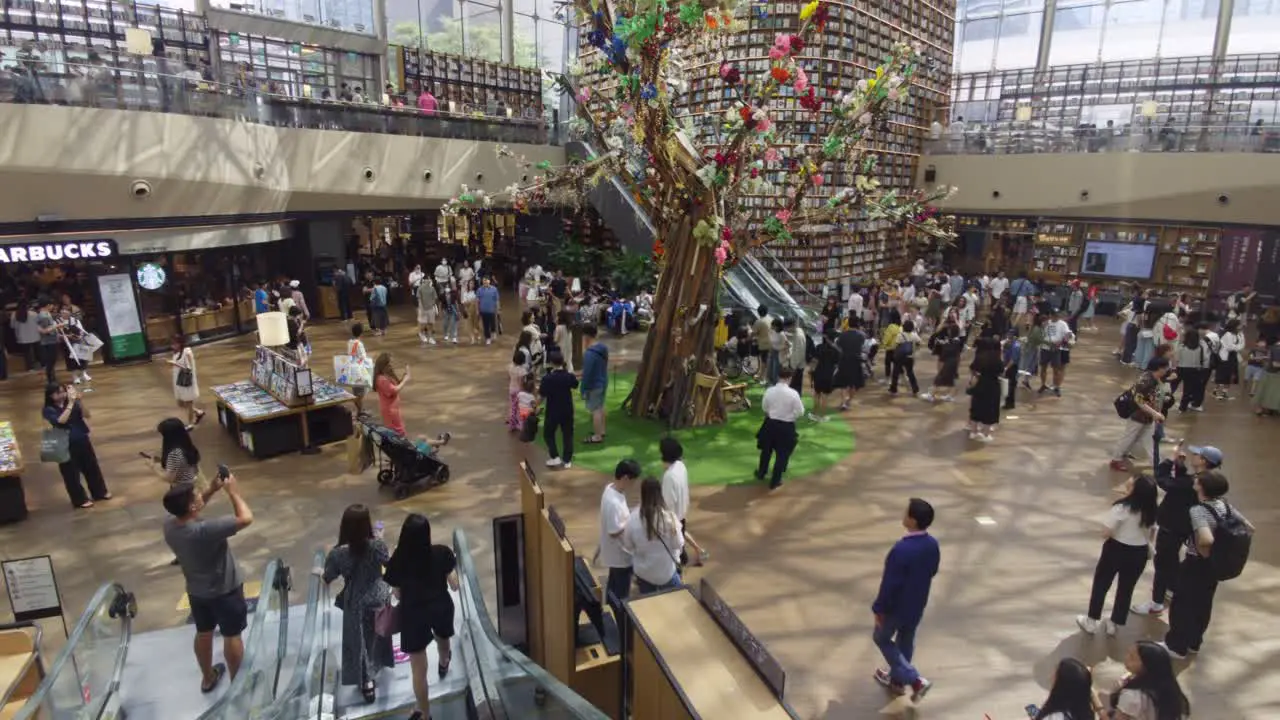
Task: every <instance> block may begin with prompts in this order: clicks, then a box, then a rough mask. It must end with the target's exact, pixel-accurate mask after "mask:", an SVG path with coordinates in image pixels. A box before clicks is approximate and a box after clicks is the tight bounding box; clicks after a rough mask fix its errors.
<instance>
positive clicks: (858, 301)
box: [845, 288, 865, 320]
mask: <svg viewBox="0 0 1280 720" xmlns="http://www.w3.org/2000/svg"><path fill="white" fill-rule="evenodd" d="M864 303H865V301H864V300H863V298H862V292H861V291H859V290H857V289H856V288H853V289H850V291H849V300H848V302H847V303H846V304H845V308H846V309H847V310H848V311H849V317H850V318H858V319H859V320H861V319H862V308H863V306H864Z"/></svg>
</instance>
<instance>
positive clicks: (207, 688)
mask: <svg viewBox="0 0 1280 720" xmlns="http://www.w3.org/2000/svg"><path fill="white" fill-rule="evenodd" d="M226 674H227V666H226V665H223V664H222V663H218V664H217V665H214V666H213V682H211V683H201V684H200V692H202V693H205V694H206V695H207V694H209V693H211V692H213V690H214V688H216V687H218V683H220V682H222V676H223V675H226Z"/></svg>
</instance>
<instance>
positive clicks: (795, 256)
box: [579, 0, 955, 293]
mask: <svg viewBox="0 0 1280 720" xmlns="http://www.w3.org/2000/svg"><path fill="white" fill-rule="evenodd" d="M803 5H804V4H803V3H800V2H792V3H787V2H783V3H770V4H768V6H767V11H766V12H761V8H762V7H764V6H761V5H759V4H750V5H746V4H744V5H743V9H741V10H740V11H739V20H740V22H741V23H742V24H743V26H744V29H743V30H742V31H741V32H738V33H737V34H735V35H733V36H731V37H730V38H728V39H727V40H726V41H725V43H724V45H723V46H722V47H717V48H714V49H703V48H695V49H693V50H692V51H690V52H688V53H686V55H685V57H686V58H687V59H686V64H685V70H686V77H687V79H688V81H689V88H688V91H687V92H686V93H684V95H683V96H682V97H681V98H679V100H678V102H679V104H680V106H681V107H680V109H682V110H683V111H685V112H686V113H688V114H689V116H690V117H691V118H692V119H693V120H694V128H695V133H696V137H697V140H698V141H700V142H699V144H700V145H701V146H702V147H705V148H714V147H716V146H717V142H716V141H717V138H718V134H717V131H718V129H719V126H720V123H721V119H722V118H723V117H724V113H725V111H726V110H728V109H729V108H730V107H731V106H732V104H733V97H734V96H733V92H732V90H731V89H729V88H727V87H726V86H725V84H724V83H723V81H721V79H720V77H719V67H720V63H721V62H722V61H728V62H732V63H733V64H734V65H736V66H737V67H738V68H739V69H740V70H742V71H743V74H744V76H746V77H747V78H751V79H754V78H757V77H761V76H764V75H766V74H767V73H768V71H769V58H768V50H769V47H770V46H771V45H772V44H773V39H774V37H775V36H776V35H777V34H778V33H783V32H796V31H797V30H798V29H799V27H800V20H799V13H800V9H801V8H802V7H803ZM828 6H829V8H830V18H831V19H830V22H828V23H827V27H826V30H825V32H816V31H815V32H813V33H811V34H810V37H809V39H808V42H807V44H806V47H805V50H804V52H802V53H801V55H800V57H799V59H798V63H799V65H800V66H801V67H803V68H804V70H805V72H806V74H808V76H809V81H810V84H811V85H813V86H815V87H817V88H819V89H820V93H821V95H822V97H823V99H824V103H823V106H822V111H821V113H820V114H815V113H812V112H809V111H807V110H804V109H802V108H801V107H800V104H799V102H798V98H797V97H796V95H795V92H794V90H793V89H792V88H791V87H784V88H782V90H781V92H780V93H779V95H778V97H777V98H776V99H775V100H774V101H773V103H772V105H771V107H770V111H769V112H770V117H771V118H772V119H773V121H774V123H775V125H776V126H777V128H778V132H777V135H778V137H779V139H780V142H779V143H778V147H779V148H782V149H784V150H785V149H790V148H793V147H795V146H796V145H801V144H811V143H815V142H821V141H822V140H823V139H824V137H825V135H824V134H823V131H824V129H825V128H826V127H828V126H829V124H830V121H831V107H832V104H831V100H832V98H834V97H835V95H837V94H838V93H842V92H847V91H849V90H852V89H853V88H854V87H855V86H856V85H857V83H858V81H859V80H861V79H863V78H866V77H869V76H870V75H871V74H872V73H873V72H874V70H875V68H876V66H878V65H879V64H880V63H881V62H882V61H883V60H884V59H885V58H886V57H887V56H888V55H889V53H890V50H891V48H892V45H893V43H895V42H908V43H914V44H917V45H919V46H920V47H921V48H922V49H923V52H924V54H925V55H926V57H927V58H928V59H929V63H928V64H927V65H926V66H922V67H921V68H920V69H919V71H918V72H917V75H916V77H915V80H914V81H913V85H912V88H911V91H910V92H909V93H908V94H907V99H906V100H905V101H903V102H901V103H898V104H897V105H896V106H895V107H894V108H893V110H892V112H891V114H890V115H889V116H888V117H887V119H886V121H885V123H884V124H883V126H882V127H880V128H878V129H877V130H876V131H875V132H873V133H871V135H870V136H869V138H868V143H867V144H866V145H865V147H866V148H867V149H869V150H872V151H875V152H876V153H878V154H879V159H880V162H879V165H878V167H877V173H876V174H877V177H878V179H879V180H880V183H881V184H882V185H883V186H884V187H885V188H898V189H901V190H906V189H909V188H911V187H913V185H914V178H915V175H916V165H917V163H918V162H919V158H920V149H921V144H922V142H923V140H924V139H925V137H926V136H927V134H928V127H929V124H930V122H932V120H933V118H934V116H935V113H936V112H937V111H938V110H939V109H941V108H944V107H945V106H946V105H947V102H948V97H949V93H950V81H951V67H952V61H951V56H952V43H953V34H954V32H955V19H954V18H955V0H938V2H926V1H925V0H914V1H912V2H906V3H899V2H892V1H891V0H875V1H874V2H871V3H858V4H853V3H847V2H840V1H838V0H829V2H828ZM586 35H587V33H586V32H585V31H584V32H581V33H579V37H580V38H582V47H581V48H580V57H581V58H582V59H583V61H584V62H592V61H593V55H594V53H595V52H597V51H596V50H595V48H593V47H591V46H590V45H587V44H586V40H585V38H586ZM606 82H607V81H606ZM606 87H607V86H605V85H604V84H603V83H602V84H601V85H597V86H596V89H597V91H599V90H604V89H606ZM854 174H855V173H854V172H853V168H852V167H846V163H844V162H838V163H827V164H826V165H824V167H823V176H824V180H825V182H824V183H823V185H822V186H821V187H819V188H816V189H814V191H812V192H810V193H809V194H808V195H807V197H806V203H807V204H808V205H809V206H811V207H817V206H819V205H821V204H823V203H824V202H826V200H827V199H828V198H829V197H831V196H832V195H834V194H836V193H838V192H840V191H841V190H842V189H844V188H846V187H851V186H852V185H853V179H854ZM768 179H769V180H770V181H771V182H772V183H774V185H775V186H777V187H781V184H782V180H783V178H782V173H781V172H774V173H770V174H769V177H768ZM743 203H744V204H745V205H746V206H747V208H748V209H749V211H750V213H751V216H752V222H753V224H762V223H763V222H764V220H765V219H766V218H768V217H769V216H771V215H772V214H773V212H774V211H775V210H776V209H777V208H778V207H779V198H778V194H773V195H767V196H766V195H747V196H745V197H744V198H743ZM793 234H794V235H795V237H794V238H793V239H792V240H791V241H790V242H788V243H785V244H784V243H777V242H775V243H772V244H770V246H769V247H770V249H771V250H772V251H773V252H774V254H775V255H777V256H778V257H779V258H780V259H781V260H782V261H783V263H785V265H786V267H787V270H789V271H790V272H791V274H792V275H794V276H795V278H796V280H798V281H799V282H800V283H801V284H802V285H803V286H804V287H805V289H807V290H808V291H809V292H813V293H817V292H819V291H820V290H821V288H822V286H823V285H826V284H827V283H829V282H839V281H843V280H845V279H847V278H851V277H852V278H856V277H870V276H871V275H873V274H876V273H880V274H885V273H894V272H899V271H905V270H906V269H907V268H908V267H909V266H910V264H911V262H913V261H914V257H915V253H914V252H913V249H912V244H913V243H914V238H912V237H910V233H909V232H908V231H905V230H901V229H897V228H894V227H893V226H892V225H891V224H889V223H887V222H883V221H868V220H858V221H854V222H851V223H847V224H844V225H841V226H838V227H837V226H823V227H817V228H809V229H804V230H801V229H798V228H793ZM778 280H779V281H780V282H782V283H783V284H784V285H789V286H792V289H794V283H793V282H792V281H791V278H789V277H785V276H783V277H779V278H778Z"/></svg>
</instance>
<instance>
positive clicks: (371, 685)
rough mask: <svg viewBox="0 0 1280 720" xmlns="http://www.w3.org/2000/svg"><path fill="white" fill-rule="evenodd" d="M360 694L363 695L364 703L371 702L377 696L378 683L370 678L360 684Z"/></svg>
mask: <svg viewBox="0 0 1280 720" xmlns="http://www.w3.org/2000/svg"><path fill="white" fill-rule="evenodd" d="M360 694H361V695H363V696H364V701H365V702H366V703H371V702H373V701H374V700H376V699H377V698H378V684H377V683H375V682H374V681H372V680H370V681H369V682H367V683H365V684H364V685H361V686H360Z"/></svg>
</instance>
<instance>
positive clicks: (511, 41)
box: [498, 0, 536, 65]
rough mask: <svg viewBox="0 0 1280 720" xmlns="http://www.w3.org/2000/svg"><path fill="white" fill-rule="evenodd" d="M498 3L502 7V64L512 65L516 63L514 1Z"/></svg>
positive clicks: (500, 0) (501, 0)
mask: <svg viewBox="0 0 1280 720" xmlns="http://www.w3.org/2000/svg"><path fill="white" fill-rule="evenodd" d="M498 2H499V3H501V7H502V62H504V63H506V64H507V65H514V64H515V63H516V12H515V0H498ZM535 42H536V40H535Z"/></svg>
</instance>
